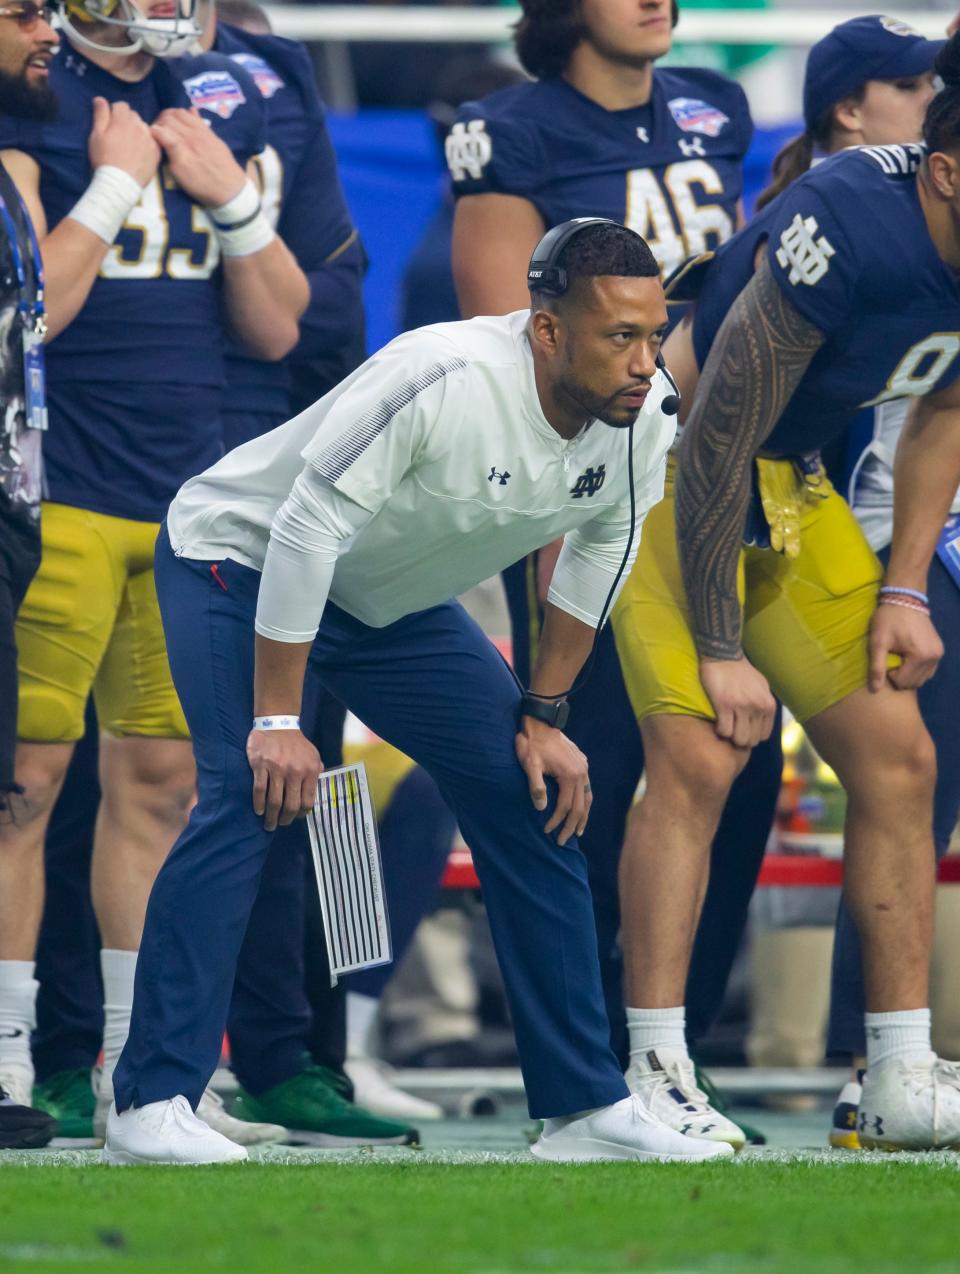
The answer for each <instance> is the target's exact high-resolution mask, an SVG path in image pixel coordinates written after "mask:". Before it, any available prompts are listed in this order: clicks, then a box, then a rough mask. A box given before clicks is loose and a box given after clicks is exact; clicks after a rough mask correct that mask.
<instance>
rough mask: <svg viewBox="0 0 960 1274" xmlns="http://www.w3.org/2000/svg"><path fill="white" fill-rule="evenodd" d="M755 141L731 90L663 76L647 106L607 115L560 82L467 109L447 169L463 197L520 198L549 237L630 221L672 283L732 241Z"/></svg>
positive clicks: (525, 87)
mask: <svg viewBox="0 0 960 1274" xmlns="http://www.w3.org/2000/svg"><path fill="white" fill-rule="evenodd" d="M752 133H753V125H752V123H751V120H750V111H749V108H748V106H747V99H746V97H745V95H744V92H743V90H742V89H741V88H740V87H739V85H737V84H735V83H734V82H733V81H732V80H728V79H727V78H726V77H725V76H723V75H718V74H716V73H715V72H713V71H705V70H698V69H693V68H687V67H670V68H663V69H659V68H658V69H657V70H655V71H654V73H653V91H652V95H651V98H650V101H649V103H648V104H647V105H645V106H639V107H635V108H632V109H630V110H622V111H609V110H606V109H605V108H604V107H602V106H600V105H598V103H596V102H594V101H593V100H592V99H590V98H589V97H585V96H584V95H583V94H582V93H579V92H578V91H577V90H576V89H575V88H572V87H571V86H570V85H569V84H568V83H567V82H566V81H565V80H563V79H547V80H539V81H536V82H534V83H530V84H517V85H512V86H511V87H510V88H505V89H501V90H500V91H499V92H497V93H492V94H491V95H490V96H489V97H486V98H484V99H483V100H482V101H480V102H467V103H466V104H465V105H464V106H463V107H461V108H460V112H459V114H458V117H457V123H456V124H455V125H454V127H453V130H452V132H451V134H450V136H449V137H448V139H447V163H448V166H449V168H450V173H451V176H452V178H453V189H454V193H455V194H456V195H457V196H462V195H474V194H485V193H495V194H506V195H519V196H521V197H523V198H525V199H528V200H530V202H531V203H532V204H534V205H535V206H536V208H537V209H538V211H539V212H540V215H541V216H542V217H543V219H544V222H545V223H546V225H547V227H548V228H549V227H551V226H555V225H559V223H560V222H562V221H567V220H568V219H569V218H571V217H583V216H598V217H611V218H612V219H613V220H614V221H621V222H623V223H624V224H625V225H628V226H630V227H631V229H633V230H636V231H637V232H638V234H641V235H642V236H643V237H644V239H646V240H647V242H648V243H649V245H650V248H651V250H652V251H653V254H654V256H655V257H656V259H657V261H658V262H659V264H660V268H661V270H662V272H663V273H664V275H666V274H669V273H670V272H671V271H672V270H673V269H675V268H676V266H678V265H679V264H680V263H681V262H682V261H683V260H684V259H685V258H686V257H688V256H691V255H695V254H697V253H700V252H705V251H709V250H711V249H714V248H716V247H718V246H719V244H721V243H723V242H725V240H727V239H729V238H730V236H731V235H732V234H733V232H734V228H735V225H736V210H737V201H738V200H739V198H740V196H741V193H742V191H743V175H742V164H743V156H744V153H745V152H746V150H747V147H748V146H749V144H750V139H751V136H752Z"/></svg>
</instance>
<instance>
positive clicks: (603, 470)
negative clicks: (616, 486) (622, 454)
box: [570, 464, 607, 500]
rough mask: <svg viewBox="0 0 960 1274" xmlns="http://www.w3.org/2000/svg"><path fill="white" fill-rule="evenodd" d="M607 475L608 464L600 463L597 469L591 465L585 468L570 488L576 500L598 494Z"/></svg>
mask: <svg viewBox="0 0 960 1274" xmlns="http://www.w3.org/2000/svg"><path fill="white" fill-rule="evenodd" d="M606 476H607V467H606V465H602V464H598V465H597V467H596V469H594V467H593V465H591V466H590V467H589V468H588V469H584V471H583V473H581V475H580V477H579V478H577V480H576V482H575V483H574V484H573V486H572V487H571V488H570V494H571V495H572V496H573V498H574V499H575V500H582V499H583V497H584V496H591V495H596V494H597V492H598V491H599V490H600V488H601V487H602V486H603V483H604V479H605V478H606Z"/></svg>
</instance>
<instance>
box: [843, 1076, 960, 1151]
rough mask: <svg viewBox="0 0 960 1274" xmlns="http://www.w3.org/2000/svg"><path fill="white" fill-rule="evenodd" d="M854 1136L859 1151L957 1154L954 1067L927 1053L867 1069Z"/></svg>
mask: <svg viewBox="0 0 960 1274" xmlns="http://www.w3.org/2000/svg"><path fill="white" fill-rule="evenodd" d="M857 1134H858V1136H859V1139H860V1145H861V1146H862V1147H863V1148H864V1150H960V1066H958V1064H957V1063H956V1062H945V1061H943V1060H942V1059H941V1058H939V1057H937V1055H936V1054H935V1053H927V1054H925V1055H923V1056H921V1057H911V1058H907V1059H904V1058H894V1059H893V1060H892V1061H889V1062H885V1063H884V1064H883V1065H882V1066H872V1067H870V1069H869V1070H868V1071H867V1073H866V1075H865V1076H864V1080H863V1091H862V1093H861V1096H860V1110H859V1114H858V1117H857Z"/></svg>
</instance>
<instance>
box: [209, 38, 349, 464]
mask: <svg viewBox="0 0 960 1274" xmlns="http://www.w3.org/2000/svg"><path fill="white" fill-rule="evenodd" d="M214 48H215V49H216V50H217V51H218V52H221V53H223V54H225V55H226V56H227V57H229V58H230V59H231V60H232V61H233V62H234V63H237V64H239V65H240V66H241V67H242V68H243V69H244V70H245V71H247V72H248V73H249V74H250V75H251V76H252V77H253V80H254V82H255V84H256V86H257V88H258V90H259V91H260V94H261V95H262V98H263V104H264V108H265V111H266V138H267V144H266V146H265V147H264V150H263V152H262V153H261V154H260V155H259V156H258V158H257V164H258V167H259V169H260V177H261V186H262V190H263V195H262V203H263V207H264V210H265V211H266V213H267V215H268V217H269V218H270V220H271V222H272V224H273V225H274V226H276V228H277V232H278V234H279V235H280V237H281V238H282V239H283V241H284V242H285V243H286V245H287V247H289V249H290V251H291V252H292V253H293V255H294V256H295V257H296V259H297V262H298V264H299V266H300V268H301V269H302V270H303V272H304V273H305V274H306V276H307V279H308V281H309V283H310V304H309V306H308V308H307V311H306V312H305V313H304V315H303V316H302V317H301V320H300V330H301V339H300V344H299V345H298V347H297V349H296V351H295V352H294V358H311V357H313V356H314V355H319V356H330V355H331V354H334V353H335V352H336V351H337V350H339V349H341V348H342V347H344V346H347V345H350V344H352V340H353V337H354V336H355V334H356V333H357V332H358V331H362V325H363V309H362V306H363V301H362V295H361V285H362V279H363V255H362V250H361V248H360V244H359V240H358V239H357V236H356V232H355V230H354V226H353V222H352V219H351V217H350V212H349V210H348V208H347V203H346V199H345V198H344V194H343V189H342V187H341V185H340V178H339V176H338V174H337V161H336V157H335V155H334V152H333V146H332V145H331V142H330V137H329V134H328V132H327V125H326V119H325V112H324V108H323V104H322V102H321V101H320V97H319V95H318V93H317V89H316V85H315V82H314V76H313V67H312V65H311V63H310V58H309V56H308V54H307V51H306V49H304V48H303V46H302V45H300V44H297V43H295V42H294V41H292V40H284V39H282V38H280V37H279V36H274V35H251V34H250V33H248V32H246V31H241V30H239V29H238V28H236V27H231V26H228V25H225V24H223V23H220V24H218V27H217V35H216V40H215V43H214ZM331 258H332V260H331ZM227 380H228V385H227V397H226V403H225V407H224V411H225V414H226V415H227V416H229V415H233V414H242V415H244V416H250V417H252V416H260V417H262V418H265V419H267V420H270V421H272V422H273V423H277V424H279V423H280V422H281V421H283V420H286V418H287V416H288V415H289V414H290V369H289V364H288V363H287V362H286V361H284V362H279V363H278V362H274V363H267V362H264V361H262V360H261V359H256V358H252V357H250V356H249V355H247V354H245V353H244V352H243V351H242V350H241V349H239V348H237V347H234V348H233V349H232V350H231V352H230V356H229V359H228V364H227ZM245 440H246V439H245V438H242V437H237V438H234V437H233V436H231V433H230V423H229V421H228V422H227V439H226V441H227V445H228V447H229V446H230V445H235V443H236V442H239V441H245Z"/></svg>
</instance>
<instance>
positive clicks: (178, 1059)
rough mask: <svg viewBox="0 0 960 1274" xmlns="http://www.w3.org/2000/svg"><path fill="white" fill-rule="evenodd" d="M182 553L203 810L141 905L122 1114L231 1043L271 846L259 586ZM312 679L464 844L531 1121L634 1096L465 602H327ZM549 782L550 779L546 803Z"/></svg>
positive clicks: (180, 685)
mask: <svg viewBox="0 0 960 1274" xmlns="http://www.w3.org/2000/svg"><path fill="white" fill-rule="evenodd" d="M211 565H212V564H211V563H205V562H197V561H190V560H186V559H177V558H176V557H175V556H174V555H173V553H172V551H171V549H170V546H169V540H168V538H167V536H166V533H165V531H162V532H161V536H160V539H159V541H158V545H157V559H156V575H157V590H158V593H159V597H160V604H161V610H162V613H163V619H164V631H165V634H166V639H167V649H168V653H169V656H170V665H171V669H172V672H173V677H174V681H175V683H176V686H177V691H178V693H179V695H180V700H181V702H182V704H183V707H184V711H185V713H186V717H187V721H188V723H189V726H190V731H191V735H192V738H193V745H194V751H195V753H196V758H197V769H198V788H199V800H198V803H197V805H196V807H195V809H194V811H193V813H192V815H191V818H190V823H189V826H188V827H187V829H186V831H185V832H184V834H183V835H182V836H181V837H180V838H179V840H178V841H177V843H176V845H175V846H174V848H173V850H172V852H171V854H170V856H169V857H168V859H167V861H166V863H165V864H164V866H163V868H162V869H161V871H160V874H159V876H158V877H157V881H156V883H155V885H154V888H153V892H152V894H151V897H150V902H149V905H148V908H147V917H146V926H145V930H144V936H143V943H142V945H141V948H140V959H139V962H138V965H137V980H136V995H135V1000H134V1008H133V1019H132V1023H131V1030H130V1037H129V1039H128V1042H127V1046H126V1048H125V1049H124V1051H123V1054H122V1056H121V1059H120V1062H119V1064H118V1066H117V1070H116V1073H115V1076H114V1089H115V1092H116V1099H117V1108H118V1110H125V1109H126V1108H127V1107H128V1106H131V1105H134V1106H143V1105H147V1104H148V1103H150V1102H154V1101H159V1100H163V1099H165V1098H170V1097H173V1096H175V1095H177V1094H183V1095H184V1096H185V1097H187V1099H188V1100H189V1101H190V1102H191V1103H193V1104H194V1105H195V1104H196V1102H197V1101H198V1100H199V1098H200V1096H201V1094H202V1092H203V1089H204V1087H205V1085H206V1084H207V1082H208V1080H209V1078H210V1076H211V1074H212V1073H213V1070H214V1067H215V1066H216V1062H217V1057H218V1054H219V1049H220V1037H221V1034H222V1032H223V1028H224V1025H225V1023H226V1018H227V1011H228V1007H229V1002H230V994H231V990H232V987H233V979H234V973H235V970H236V963H237V957H238V955H239V952H240V946H241V943H242V941H243V936H244V932H245V930H246V927H247V923H248V921H249V918H250V912H251V908H252V907H253V902H254V898H255V896H256V892H257V887H258V884H259V880H260V875H261V872H262V869H263V864H264V861H265V859H266V856H267V854H268V852H269V849H270V846H271V844H272V841H273V836H272V835H271V834H269V833H267V832H265V831H264V828H263V820H262V819H260V818H258V817H257V816H256V815H255V814H254V812H253V807H252V802H251V774H250V767H249V764H248V762H247V758H246V752H245V746H246V739H247V735H248V733H249V729H250V721H251V719H252V716H253V653H254V627H253V621H254V615H255V613H256V601H257V591H258V587H259V582H260V577H259V574H258V573H257V572H256V571H253V570H250V569H249V568H247V567H244V566H240V565H238V564H237V563H235V562H233V561H231V560H229V559H227V560H226V561H224V562H222V563H220V564H219V570H218V574H219V576H220V579H221V580H222V582H223V584H225V585H226V588H223V587H221V586H220V585H219V584H218V582H217V580H216V579H215V578H214V576H213V574H212V573H211ZM310 676H311V677H316V678H317V679H318V680H319V681H320V683H321V684H322V685H323V686H325V687H326V689H327V690H328V691H329V692H330V693H331V694H333V695H334V696H335V697H336V698H338V699H339V700H340V701H341V702H342V703H344V704H346V705H347V707H349V708H350V709H352V710H353V711H354V712H355V713H356V714H357V716H359V717H360V719H361V720H362V721H364V722H365V723H366V724H367V725H368V726H369V727H370V728H371V729H372V730H374V731H375V732H376V733H377V734H379V735H380V736H381V737H382V738H384V739H386V740H388V741H389V742H391V743H393V744H394V745H395V746H396V747H398V748H400V749H401V750H402V751H403V752H405V753H406V754H407V755H408V756H410V757H412V758H413V759H414V760H415V761H416V762H417V763H418V764H420V765H422V766H423V767H424V769H426V770H427V771H428V772H429V773H430V774H431V775H432V776H433V778H434V779H435V780H436V782H437V785H438V787H439V788H440V791H441V792H442V794H443V796H444V799H445V800H446V801H447V803H448V804H449V805H450V807H451V808H452V810H453V811H454V813H455V815H456V817H457V820H458V822H459V825H460V828H461V830H462V832H463V834H464V838H465V839H466V841H467V843H468V844H469V845H470V847H471V849H472V851H473V854H474V859H475V862H476V866H477V871H478V874H479V877H480V880H481V884H482V886H483V891H484V899H485V902H486V906H487V911H488V915H489V918H490V925H491V930H492V933H493V939H494V944H495V947H496V950H497V955H498V958H499V961H500V966H501V969H502V971H503V975H504V981H505V984H506V987H507V994H508V996H509V999H510V1006H511V1010H512V1016H513V1022H514V1027H515V1031H516V1037H517V1046H518V1051H519V1054H520V1062H521V1069H522V1071H523V1077H524V1083H525V1085H526V1089H527V1096H528V1102H529V1107H530V1113H531V1115H533V1116H534V1117H538V1116H549V1115H563V1114H568V1113H572V1112H574V1111H579V1110H584V1109H587V1108H591V1107H597V1106H605V1105H608V1104H610V1103H612V1102H615V1101H618V1100H620V1099H621V1098H622V1097H625V1096H626V1094H627V1089H626V1086H625V1084H624V1081H623V1076H622V1074H621V1072H620V1068H619V1066H618V1064H617V1060H616V1058H615V1057H614V1055H613V1053H612V1052H611V1050H610V1047H609V1027H608V1023H607V1017H606V1013H605V1012H604V1007H603V998H602V993H601V987H600V974H599V965H598V960H597V947H596V936H595V932H594V927H593V915H592V907H591V902H590V892H589V887H588V884H587V871H586V864H585V861H584V857H583V854H582V852H581V851H580V848H579V846H578V845H577V844H576V842H575V841H571V842H568V844H567V845H566V846H564V847H561V846H559V845H558V844H557V842H556V839H555V838H554V837H552V836H548V835H547V834H546V832H545V831H544V826H545V824H546V822H547V821H548V818H549V812H548V811H544V812H538V811H537V810H535V809H534V807H533V804H532V802H531V800H530V794H529V788H528V783H527V779H526V776H525V775H524V773H523V770H522V769H521V767H520V764H519V762H518V761H517V758H516V753H515V749H514V741H515V733H516V712H517V706H518V703H519V697H520V691H519V689H518V687H517V684H516V681H515V680H514V678H513V676H512V675H511V673H510V671H509V669H508V668H507V667H506V665H505V664H504V663H503V661H502V660H501V658H500V656H499V655H498V654H497V652H496V650H495V649H494V648H493V646H492V645H491V644H490V642H489V641H488V640H487V639H486V637H485V636H484V635H483V633H482V631H481V630H480V628H479V627H478V626H477V625H476V624H475V623H474V622H473V621H472V620H471V619H470V618H469V617H468V616H467V615H466V613H465V612H464V610H463V609H462V607H460V606H459V605H457V604H456V603H454V602H448V603H445V604H444V605H442V606H437V607H434V608H432V609H430V610H427V611H423V612H418V613H416V614H413V615H409V616H406V617H405V618H403V619H401V620H398V621H397V622H396V623H394V624H390V625H388V626H387V627H385V628H382V629H375V628H370V627H368V626H366V625H364V624H362V623H360V622H359V621H358V620H356V619H354V618H352V617H351V616H349V615H347V614H345V613H344V612H342V611H340V610H339V609H338V608H337V607H335V606H333V605H332V604H331V605H328V606H327V608H326V611H325V613H324V617H323V622H322V623H321V625H320V630H319V632H318V634H317V637H316V639H315V642H314V647H313V651H312V654H311V659H310ZM555 797H556V788H555V786H554V785H551V804H552V801H553V800H554V799H555Z"/></svg>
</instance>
